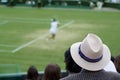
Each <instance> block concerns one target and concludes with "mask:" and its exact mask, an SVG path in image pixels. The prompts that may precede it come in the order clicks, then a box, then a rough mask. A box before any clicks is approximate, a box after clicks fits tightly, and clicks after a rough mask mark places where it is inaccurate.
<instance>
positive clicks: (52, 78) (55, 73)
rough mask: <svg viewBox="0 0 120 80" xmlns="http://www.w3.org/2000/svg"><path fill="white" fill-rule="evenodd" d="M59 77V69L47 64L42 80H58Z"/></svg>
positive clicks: (56, 66)
mask: <svg viewBox="0 0 120 80" xmlns="http://www.w3.org/2000/svg"><path fill="white" fill-rule="evenodd" d="M60 77H61V69H60V67H59V65H57V64H48V65H47V66H46V68H45V72H44V75H43V78H42V80H59V79H60Z"/></svg>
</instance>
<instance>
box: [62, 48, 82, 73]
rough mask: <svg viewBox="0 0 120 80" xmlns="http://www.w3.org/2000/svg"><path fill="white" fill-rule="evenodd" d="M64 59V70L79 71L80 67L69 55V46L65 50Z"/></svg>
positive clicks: (69, 71)
mask: <svg viewBox="0 0 120 80" xmlns="http://www.w3.org/2000/svg"><path fill="white" fill-rule="evenodd" d="M64 61H65V64H66V70H67V71H68V73H78V72H80V71H81V69H82V68H81V67H80V66H78V65H77V64H76V63H75V62H74V60H73V59H72V57H71V54H70V48H69V49H68V50H66V51H65V54H64Z"/></svg>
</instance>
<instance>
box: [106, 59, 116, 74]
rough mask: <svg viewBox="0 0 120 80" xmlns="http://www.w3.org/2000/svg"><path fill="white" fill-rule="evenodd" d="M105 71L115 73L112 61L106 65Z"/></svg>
mask: <svg viewBox="0 0 120 80" xmlns="http://www.w3.org/2000/svg"><path fill="white" fill-rule="evenodd" d="M104 70H105V71H112V72H117V70H116V67H115V65H114V63H113V62H112V61H109V63H108V65H107V66H106V67H105V68H104Z"/></svg>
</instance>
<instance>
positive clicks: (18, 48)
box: [12, 20, 74, 53]
mask: <svg viewBox="0 0 120 80" xmlns="http://www.w3.org/2000/svg"><path fill="white" fill-rule="evenodd" d="M73 22H74V20H72V21H70V22H68V23H66V24H64V25H63V26H60V27H58V28H59V29H61V28H64V27H67V26H68V25H70V24H72V23H73ZM48 35H49V34H45V35H43V36H42V37H41V36H40V37H38V38H36V39H34V40H32V41H30V42H28V43H26V44H23V45H21V46H19V47H17V48H16V49H14V50H13V51H12V53H15V52H17V51H19V50H21V49H23V48H25V47H27V46H29V45H31V44H33V43H34V42H36V41H38V40H39V39H43V38H45V37H47V36H48Z"/></svg>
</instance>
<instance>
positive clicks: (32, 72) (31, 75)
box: [26, 66, 40, 80]
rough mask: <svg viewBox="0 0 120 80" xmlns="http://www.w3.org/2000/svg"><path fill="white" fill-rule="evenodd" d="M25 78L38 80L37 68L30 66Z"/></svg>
mask: <svg viewBox="0 0 120 80" xmlns="http://www.w3.org/2000/svg"><path fill="white" fill-rule="evenodd" d="M26 80H40V76H39V73H38V70H37V69H36V67H35V66H30V67H29V69H28V71H27V79H26Z"/></svg>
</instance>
